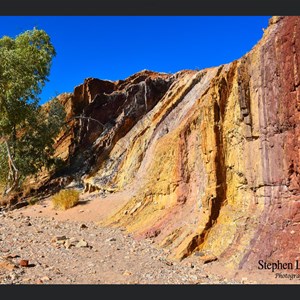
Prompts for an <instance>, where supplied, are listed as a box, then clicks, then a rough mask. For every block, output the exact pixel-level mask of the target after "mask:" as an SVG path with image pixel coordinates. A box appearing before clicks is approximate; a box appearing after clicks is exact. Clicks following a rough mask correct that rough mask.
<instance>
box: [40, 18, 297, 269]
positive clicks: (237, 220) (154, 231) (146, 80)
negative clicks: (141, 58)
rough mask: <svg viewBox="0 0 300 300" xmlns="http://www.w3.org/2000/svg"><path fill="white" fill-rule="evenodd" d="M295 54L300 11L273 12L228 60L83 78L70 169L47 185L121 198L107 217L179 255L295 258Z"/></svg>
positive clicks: (61, 149) (67, 144)
mask: <svg viewBox="0 0 300 300" xmlns="http://www.w3.org/2000/svg"><path fill="white" fill-rule="evenodd" d="M299 54H300V17H296V16H295V17H273V18H272V19H270V24H269V27H268V28H267V29H266V30H265V32H264V36H263V38H262V39H261V40H260V41H259V42H258V44H257V45H256V46H255V47H254V48H253V49H252V50H251V51H250V52H249V53H247V54H246V55H245V56H244V57H242V58H241V59H239V60H236V61H234V62H232V63H230V64H226V65H222V66H219V67H213V68H208V69H205V70H201V71H192V70H183V71H181V72H178V73H176V74H164V73H155V72H151V71H142V72H139V73H137V74H135V75H133V76H131V77H129V78H127V79H126V80H124V81H117V82H111V81H105V80H98V79H92V78H90V79H87V80H86V81H85V82H84V84H82V85H80V86H78V87H76V88H75V90H74V93H72V94H63V95H61V96H60V97H59V98H60V99H61V101H62V102H63V103H64V104H65V107H66V108H67V111H68V118H69V120H70V129H69V130H68V131H66V132H64V133H62V135H61V137H60V138H59V140H58V141H57V145H56V147H57V148H56V153H57V155H58V156H60V157H61V158H63V159H64V160H65V161H66V163H67V167H66V168H65V169H64V170H63V171H62V172H61V173H60V174H57V178H55V179H51V180H49V181H48V182H44V189H51V186H52V187H53V186H58V184H59V185H60V186H61V187H64V186H66V185H70V184H71V185H79V184H82V185H83V186H84V192H93V191H98V192H99V193H100V194H101V195H102V196H103V197H105V195H109V194H111V193H113V194H114V195H117V196H119V197H122V198H125V199H126V200H127V201H126V203H125V205H124V206H123V207H122V208H121V209H120V210H119V211H118V212H117V213H114V214H113V215H111V216H110V217H108V218H107V219H106V220H105V221H103V222H102V225H109V226H119V227H125V228H126V229H127V230H128V231H129V232H131V233H133V234H134V236H136V237H150V238H153V240H154V241H155V243H156V244H157V245H159V246H161V247H163V248H164V249H167V250H168V251H170V253H171V254H170V257H172V258H178V259H183V258H186V257H189V256H190V255H191V254H195V253H200V256H201V255H212V256H214V257H217V258H218V259H222V261H224V262H225V264H226V265H227V266H229V267H232V268H234V269H237V268H241V269H257V266H258V260H259V259H263V260H265V261H270V262H273V261H277V260H280V261H283V262H293V261H295V260H296V259H299V258H300V257H299V246H298V244H299V241H300V230H299V229H300V210H299V207H300V201H299V200H300V175H299V172H300V166H299V154H300V147H299V146H300V139H299V136H300V131H299V130H300V128H299V116H300V89H299V83H300V77H299V76H300V73H299V72H300V58H299ZM79 116H80V118H78V117H79Z"/></svg>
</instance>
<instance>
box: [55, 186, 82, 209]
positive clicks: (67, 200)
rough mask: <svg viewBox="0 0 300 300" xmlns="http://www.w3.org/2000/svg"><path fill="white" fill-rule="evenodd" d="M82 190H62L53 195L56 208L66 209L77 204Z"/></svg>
mask: <svg viewBox="0 0 300 300" xmlns="http://www.w3.org/2000/svg"><path fill="white" fill-rule="evenodd" d="M79 194H80V192H79V191H77V190H61V191H59V193H57V194H55V195H54V196H53V197H52V204H53V207H54V209H61V210H66V209H68V208H71V207H73V206H75V205H76V204H77V203H78V201H79Z"/></svg>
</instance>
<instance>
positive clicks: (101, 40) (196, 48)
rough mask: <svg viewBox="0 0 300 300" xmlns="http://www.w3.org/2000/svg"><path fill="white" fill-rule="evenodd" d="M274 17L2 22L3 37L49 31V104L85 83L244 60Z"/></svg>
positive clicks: (56, 18) (4, 19) (69, 18)
mask: <svg viewBox="0 0 300 300" xmlns="http://www.w3.org/2000/svg"><path fill="white" fill-rule="evenodd" d="M269 18H270V17H269V16H247V17H243V16H232V17H230V16H218V17H213V16H197V17H191V16H178V17H174V16H166V17H161V16H151V17H150V16H135V17H130V16H114V17H113V16H95V17H94V16H76V17H74V16H66V17H59V16H50V17H46V16H42V17H39V16H32V17H31V16H26V17H21V16H18V17H8V16H7V17H5V16H0V37H2V36H3V35H8V36H11V37H15V36H16V35H18V34H20V33H21V32H24V31H25V30H29V29H33V27H37V28H38V29H43V30H45V31H46V32H47V33H48V34H49V35H50V37H51V41H52V43H53V45H54V47H55V50H56V52H57V56H56V57H55V58H54V60H53V64H52V68H51V74H50V77H49V79H50V81H49V82H47V84H46V86H45V88H44V90H43V92H42V94H41V103H44V102H46V101H48V100H49V99H51V98H52V97H54V96H55V95H56V94H60V93H63V92H72V91H73V89H74V87H75V86H77V85H79V84H81V83H83V81H84V79H85V78H88V77H95V78H100V79H109V80H118V79H125V78H126V77H128V76H130V75H132V74H134V73H136V72H138V71H141V70H144V69H148V70H152V71H158V72H166V73H169V72H171V73H175V72H177V71H179V70H183V69H203V68H207V67H213V66H218V65H221V64H224V63H228V62H231V61H233V60H235V59H238V58H240V57H241V56H243V55H244V54H245V53H247V52H248V51H250V50H251V48H252V47H253V46H254V45H255V44H256V43H257V42H258V41H259V40H260V39H261V37H262V35H263V30H262V29H263V28H266V27H267V24H268V19H269Z"/></svg>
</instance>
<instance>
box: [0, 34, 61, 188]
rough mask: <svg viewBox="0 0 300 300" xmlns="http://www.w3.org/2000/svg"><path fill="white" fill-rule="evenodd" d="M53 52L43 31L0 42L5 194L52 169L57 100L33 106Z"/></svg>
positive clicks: (0, 167) (0, 175)
mask: <svg viewBox="0 0 300 300" xmlns="http://www.w3.org/2000/svg"><path fill="white" fill-rule="evenodd" d="M54 56H55V50H54V47H53V45H52V44H51V42H50V38H49V36H48V35H47V33H46V32H45V31H43V30H37V29H33V30H29V31H26V32H24V33H22V34H20V35H18V36H17V37H16V38H15V39H13V38H10V37H7V36H4V37H2V38H1V39H0V61H1V64H0V155H1V157H0V182H2V184H3V183H5V185H7V186H8V188H7V190H9V191H10V190H12V189H15V188H17V187H18V185H19V183H20V179H22V178H25V177H26V176H28V175H32V174H36V173H37V172H38V170H41V168H42V167H47V168H50V167H51V166H53V164H54V163H55V160H54V159H53V157H52V155H53V153H54V150H53V144H54V140H55V137H56V136H57V135H58V134H59V132H60V131H61V129H62V126H63V124H64V122H65V116H66V114H65V111H64V107H63V106H62V105H61V104H60V103H59V101H58V100H57V99H54V100H52V101H51V102H50V104H49V107H48V109H47V110H46V109H44V108H42V107H40V106H39V105H38V101H39V94H40V92H41V91H42V88H43V87H44V85H45V82H46V81H47V80H48V75H49V72H50V67H51V62H52V58H53V57H54Z"/></svg>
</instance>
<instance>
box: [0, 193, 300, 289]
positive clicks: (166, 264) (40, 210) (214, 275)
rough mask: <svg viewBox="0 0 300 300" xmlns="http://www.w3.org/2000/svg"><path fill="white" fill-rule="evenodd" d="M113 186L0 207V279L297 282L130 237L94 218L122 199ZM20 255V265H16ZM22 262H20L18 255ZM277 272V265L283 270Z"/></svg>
mask: <svg viewBox="0 0 300 300" xmlns="http://www.w3.org/2000/svg"><path fill="white" fill-rule="evenodd" d="M126 201H127V200H126V197H121V196H120V195H118V194H114V195H110V196H108V197H106V198H101V197H99V195H97V194H96V193H94V194H88V195H85V196H83V197H82V198H81V201H80V204H78V205H77V206H75V207H73V208H71V209H69V210H66V211H57V210H54V209H53V207H52V204H51V201H50V199H45V200H43V201H41V202H39V203H37V204H35V205H32V206H27V207H23V208H20V209H17V210H13V211H9V212H3V211H1V212H0V283H1V284H79V283H84V284H298V283H300V279H296V278H294V279H293V280H290V279H284V278H281V279H280V278H275V274H274V273H272V272H270V271H268V270H266V271H260V272H254V271H251V272H249V271H242V270H238V271H233V270H228V269H227V268H225V267H224V265H223V262H222V261H221V260H219V261H215V262H212V263H208V264H203V262H202V263H200V262H199V257H197V256H191V257H189V258H187V259H185V260H183V261H181V262H179V261H171V260H169V259H168V252H167V251H166V250H164V249H159V248H157V247H156V245H155V244H154V242H153V240H152V239H145V240H136V239H134V237H133V236H132V235H131V234H129V233H127V232H126V231H125V230H124V229H122V228H105V227H100V226H99V225H98V224H97V222H99V221H101V220H102V219H103V218H105V217H106V216H108V215H110V214H112V213H114V212H115V211H117V210H118V209H120V208H121V207H122V205H124V204H125V203H126ZM21 260H23V261H24V260H25V261H26V260H27V261H28V265H27V266H21V265H20V264H22V262H21ZM23 263H24V262H23ZM25 263H26V262H25ZM282 273H284V272H282Z"/></svg>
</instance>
